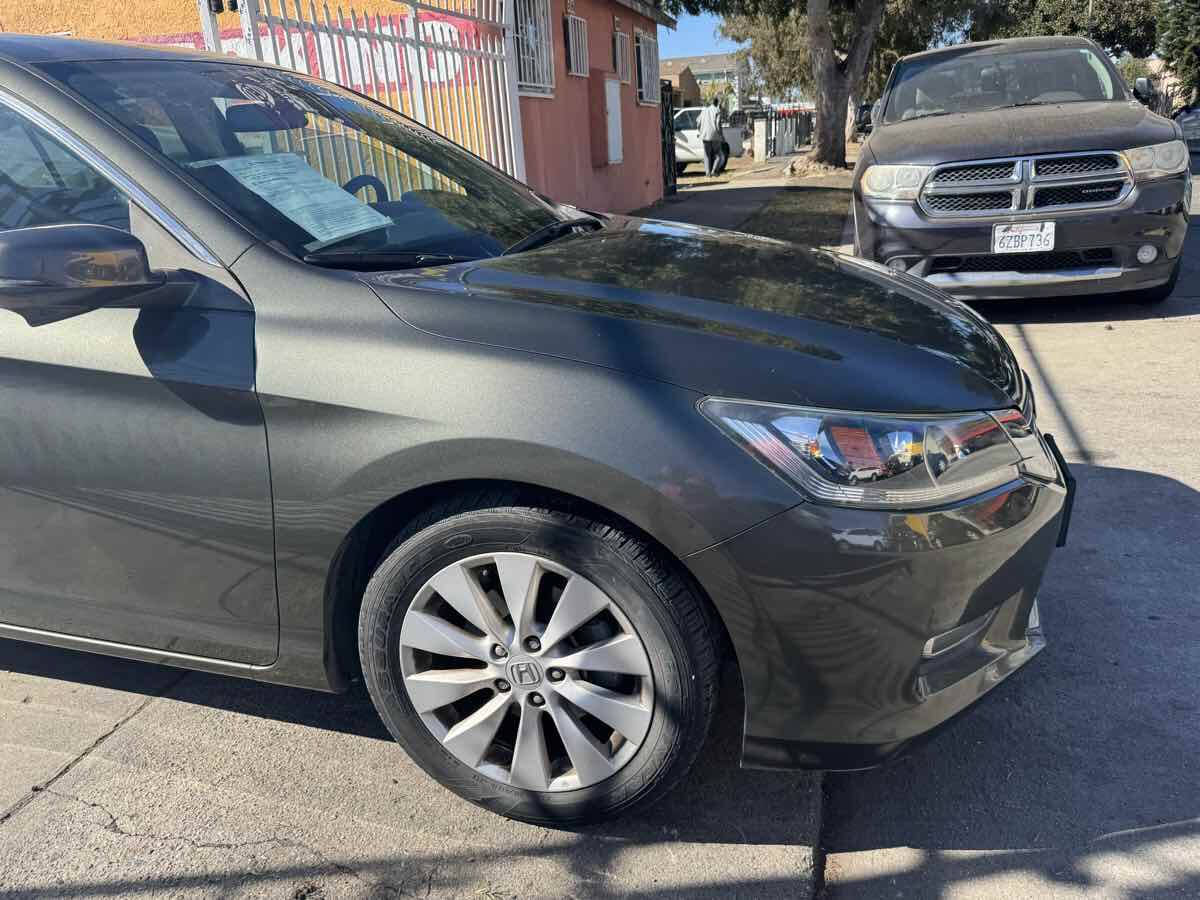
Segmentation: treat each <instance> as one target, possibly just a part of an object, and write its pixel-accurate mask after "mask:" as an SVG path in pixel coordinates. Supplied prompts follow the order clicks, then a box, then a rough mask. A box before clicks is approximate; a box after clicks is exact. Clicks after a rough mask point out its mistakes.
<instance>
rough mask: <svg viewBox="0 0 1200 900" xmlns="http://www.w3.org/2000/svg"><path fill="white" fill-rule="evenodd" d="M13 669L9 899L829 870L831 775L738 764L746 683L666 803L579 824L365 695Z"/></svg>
mask: <svg viewBox="0 0 1200 900" xmlns="http://www.w3.org/2000/svg"><path fill="white" fill-rule="evenodd" d="M0 670H2V671H0V898H3V900H12V898H17V897H30V898H32V897H39V898H44V897H72V898H74V897H109V896H126V895H134V896H147V897H160V896H161V897H165V896H170V897H195V896H205V897H213V896H219V897H223V898H224V897H292V898H317V897H329V898H333V897H409V896H416V897H478V898H484V900H501V898H514V897H523V898H524V897H665V898H675V897H679V898H682V897H712V898H716V897H747V898H757V897H798V896H799V897H803V896H808V894H809V891H810V889H811V886H812V884H813V852H812V846H813V845H814V844H815V843H816V833H817V823H818V818H817V817H818V812H819V796H820V792H819V790H818V789H817V787H816V781H815V779H814V778H812V777H811V776H803V775H785V776H783V777H779V776H773V775H769V774H765V773H760V772H742V771H740V770H738V769H737V768H736V763H735V759H736V750H737V745H738V735H737V727H736V726H737V723H738V722H739V720H740V716H741V712H740V709H739V708H738V705H737V703H736V702H732V703H729V704H727V705H726V706H725V708H724V710H723V713H722V716H721V723H720V726H719V728H718V734H717V740H715V741H714V742H713V744H712V746H711V747H710V748H709V751H708V753H707V754H706V756H705V758H704V759H703V761H702V763H701V765H700V766H699V767H698V770H697V772H696V774H695V776H694V777H693V778H691V779H690V780H689V781H688V782H686V783H685V784H684V785H683V786H682V788H681V789H679V790H678V791H677V792H676V793H675V794H673V795H672V796H671V797H670V798H669V799H668V801H667V802H666V803H664V804H663V805H661V806H659V807H657V808H655V809H653V810H651V811H649V812H648V813H647V814H645V815H643V816H639V817H636V818H634V819H631V820H628V821H625V822H621V823H618V824H617V825H615V826H612V827H606V828H599V829H594V830H589V831H585V832H578V833H572V832H563V831H551V830H548V829H544V828H536V827H533V826H528V825H521V824H518V823H515V822H509V821H507V820H505V819H501V818H499V817H497V816H494V815H491V814H489V813H485V812H482V811H481V810H478V809H476V808H475V807H473V806H471V805H469V804H467V803H465V802H463V801H461V800H459V799H458V798H456V797H454V796H453V795H451V794H450V793H449V792H447V791H445V790H443V789H442V788H441V787H440V786H438V785H437V784H436V783H435V782H433V781H432V780H430V779H429V778H428V777H427V776H426V775H425V774H424V773H423V772H421V771H420V770H419V769H417V767H416V766H414V765H413V764H412V763H411V762H409V760H408V759H407V757H406V756H405V755H404V753H403V752H402V751H401V750H400V748H399V747H398V746H396V744H394V743H393V742H392V740H391V739H390V737H389V736H388V735H387V734H386V732H385V731H384V730H383V726H382V724H381V723H380V721H379V719H378V717H377V716H376V715H375V712H374V710H373V709H372V707H371V705H370V702H369V701H368V700H367V699H366V698H365V696H362V695H352V696H349V697H346V696H332V695H327V694H318V693H313V692H309V691H301V690H294V689H290V688H280V687H273V686H267V685H259V684H254V683H252V682H244V681H238V680H234V679H223V678H219V677H216V676H210V675H203V674H198V673H183V672H179V671H176V670H173V669H168V668H163V667H159V666H152V665H145V664H141V663H132V662H125V661H122V660H113V659H106V658H103V657H93V656H89V655H85V654H79V653H72V652H69V651H62V650H55V649H50V648H44V647H37V646H34V645H26V644H18V643H13V642H9V641H0ZM726 687H727V692H726V693H727V696H729V697H735V696H736V684H733V683H727V685H726Z"/></svg>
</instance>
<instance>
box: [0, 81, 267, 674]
mask: <svg viewBox="0 0 1200 900" xmlns="http://www.w3.org/2000/svg"><path fill="white" fill-rule="evenodd" d="M39 116H40V114H39V113H37V112H36V111H35V110H33V109H32V108H29V107H22V105H21V104H20V102H19V101H15V100H11V99H8V100H5V99H3V97H0V241H2V240H9V239H11V241H13V242H15V241H16V237H14V236H17V237H20V238H21V241H20V242H17V243H19V244H20V245H21V246H30V247H32V248H33V250H32V255H33V256H34V257H36V256H37V253H38V247H39V246H40V245H39V241H46V240H49V235H50V234H51V233H52V232H56V229H54V228H50V229H46V228H44V227H43V228H42V229H41V230H39V231H23V229H30V228H35V227H38V226H79V225H88V224H90V225H105V226H110V227H112V228H116V229H119V230H120V231H121V232H128V233H129V234H132V235H133V236H134V237H136V238H138V239H139V240H140V241H141V242H142V244H143V245H144V247H145V259H146V260H147V261H148V264H149V267H150V269H152V270H154V273H153V274H154V275H155V277H156V278H160V279H161V280H162V281H163V284H164V285H167V286H169V287H170V290H165V289H164V290H153V291H149V292H148V293H147V292H145V291H132V290H129V291H125V290H123V289H122V288H108V289H106V290H105V291H103V292H101V294H98V295H96V299H95V301H87V300H86V299H85V300H83V301H80V300H79V295H80V292H79V291H75V292H68V293H71V295H72V297H73V298H74V299H73V301H72V302H71V303H66V302H65V301H64V300H63V296H62V292H61V291H60V292H56V291H54V290H51V289H49V288H44V287H42V282H40V281H38V280H37V279H23V280H19V283H18V282H17V281H14V280H13V279H9V281H7V282H5V281H4V280H0V635H4V634H8V635H10V636H18V637H20V636H22V634H23V633H28V632H30V631H34V632H53V633H58V634H66V635H71V636H76V637H82V638H90V639H94V640H99V641H105V642H110V643H113V644H117V645H129V646H133V647H141V648H153V649H157V650H162V651H167V652H168V653H174V654H187V655H189V656H199V657H206V658H212V659H218V660H225V661H232V662H240V663H249V664H259V665H264V664H268V663H270V662H272V661H273V660H274V659H275V657H276V655H277V645H278V611H277V602H276V594H275V568H274V562H275V561H274V551H273V528H272V510H271V493H270V479H269V473H268V465H267V444H266V434H265V429H264V424H263V418H262V412H261V409H260V406H259V403H258V398H257V396H256V394H255V392H254V360H255V356H254V313H253V309H252V307H251V305H250V303H249V302H248V301H247V299H246V297H245V295H244V294H243V293H242V291H241V289H240V287H239V285H238V283H237V281H236V280H235V279H234V278H233V277H232V275H230V274H229V273H228V272H227V271H226V270H225V268H224V267H222V266H220V265H216V264H214V263H215V259H210V260H209V261H207V262H206V261H202V260H200V259H198V258H197V256H196V255H195V253H194V252H189V249H188V247H186V246H185V243H186V242H184V243H181V241H180V240H179V239H177V237H178V235H177V234H176V233H173V231H172V230H171V229H170V228H169V227H168V226H169V224H170V223H169V222H168V224H167V225H164V224H163V223H162V222H161V221H160V219H163V218H164V217H163V216H161V215H157V216H156V215H155V214H154V210H153V209H152V201H151V202H147V201H148V200H149V198H148V197H147V196H145V195H144V194H142V193H140V192H139V191H137V190H135V188H136V183H135V182H136V174H137V173H136V172H125V173H122V172H117V171H115V170H114V169H113V168H112V166H111V164H109V163H107V161H106V160H104V159H103V158H102V157H101V156H99V154H96V153H95V151H94V150H93V149H92V148H91V147H89V146H87V145H85V144H83V143H82V142H81V141H79V140H78V138H76V137H74V136H73V135H72V134H71V133H70V132H67V131H66V130H64V129H62V128H61V127H60V126H59V124H58V123H54V122H51V121H47V120H45V119H44V118H43V119H42V120H41V122H42V124H41V125H39V124H38V123H37V121H35V119H37V118H38V117H39ZM42 125H44V126H46V127H42ZM131 192H132V193H134V194H135V195H136V196H138V197H139V198H140V201H139V202H140V204H141V205H139V202H133V201H131V199H130V196H129V195H130V193H131ZM74 231H78V228H76V229H74ZM91 231H92V232H95V231H96V229H92V230H91ZM56 233H58V234H59V235H60V236H61V235H62V233H63V231H62V229H61V228H59V229H58V230H57V232H56ZM72 233H74V232H72ZM110 233H111V232H110ZM6 236H7V237H6ZM122 240H125V238H122ZM193 250H194V247H193ZM95 258H98V257H95ZM35 262H36V260H35ZM83 296H85V297H87V296H91V294H89V293H88V292H87V291H86V290H84V291H83ZM43 636H44V635H43ZM115 649H116V650H117V651H118V652H119V647H118V648H115Z"/></svg>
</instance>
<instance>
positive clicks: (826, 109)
mask: <svg viewBox="0 0 1200 900" xmlns="http://www.w3.org/2000/svg"><path fill="white" fill-rule="evenodd" d="M814 74H816V76H817V84H819V85H820V87H819V89H818V90H817V98H816V102H815V104H814V105H815V106H816V118H815V121H814V122H813V149H812V158H813V160H814V161H815V162H819V163H825V164H826V165H829V166H844V165H846V104H847V102H848V101H849V96H850V86H849V84H847V83H846V76H845V75H843V74H842V73H841V72H840V71H839V70H838V67H837V65H836V64H834V65H831V66H828V67H827V68H826V70H825V71H824V72H822V73H820V74H817V73H816V72H814Z"/></svg>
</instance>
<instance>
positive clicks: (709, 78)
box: [662, 53, 750, 112]
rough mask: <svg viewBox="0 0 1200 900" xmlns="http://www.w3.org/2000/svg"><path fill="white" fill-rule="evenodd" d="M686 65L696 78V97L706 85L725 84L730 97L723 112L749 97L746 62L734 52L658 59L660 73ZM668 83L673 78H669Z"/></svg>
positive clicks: (664, 74)
mask: <svg viewBox="0 0 1200 900" xmlns="http://www.w3.org/2000/svg"><path fill="white" fill-rule="evenodd" d="M684 69H687V70H688V71H690V72H691V75H692V77H693V78H694V79H695V81H696V86H697V92H696V94H697V97H700V96H703V94H704V89H705V86H706V85H713V86H716V87H721V86H724V87H725V88H727V90H728V93H729V95H730V96H731V98H732V99H731V101H730V102H729V104H728V105H727V107H726V112H733V111H734V110H736V109H740V108H741V107H743V106H745V105H746V103H747V102H748V101H749V99H750V63H749V62H748V61H747V60H746V59H738V57H737V55H736V54H734V53H710V54H708V55H707V56H677V57H674V58H672V59H664V60H663V61H662V74H663V77H664V78H670V77H671V75H672V74H673V73H675V74H678V73H681V72H683V70H684ZM672 84H674V82H673V81H672Z"/></svg>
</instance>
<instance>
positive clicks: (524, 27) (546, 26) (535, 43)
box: [515, 0, 554, 94]
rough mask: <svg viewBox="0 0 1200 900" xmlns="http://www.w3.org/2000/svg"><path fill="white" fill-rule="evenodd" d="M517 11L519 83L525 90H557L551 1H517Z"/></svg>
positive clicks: (536, 91) (547, 92) (545, 92)
mask: <svg viewBox="0 0 1200 900" xmlns="http://www.w3.org/2000/svg"><path fill="white" fill-rule="evenodd" d="M515 2H516V13H517V73H518V74H517V84H518V86H519V87H520V89H521V90H523V91H530V92H533V93H542V94H549V93H550V92H552V91H553V90H554V46H553V38H552V36H551V31H550V0H515Z"/></svg>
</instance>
